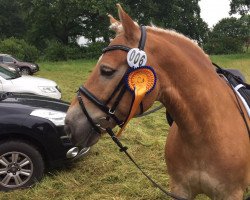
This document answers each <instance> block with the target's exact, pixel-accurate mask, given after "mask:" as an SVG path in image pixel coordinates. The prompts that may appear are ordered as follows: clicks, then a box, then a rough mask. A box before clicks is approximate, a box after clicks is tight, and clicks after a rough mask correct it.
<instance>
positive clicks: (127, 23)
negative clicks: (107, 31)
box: [116, 4, 140, 40]
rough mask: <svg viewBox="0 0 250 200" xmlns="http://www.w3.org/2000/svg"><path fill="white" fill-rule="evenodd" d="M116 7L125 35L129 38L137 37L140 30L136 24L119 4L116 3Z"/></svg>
mask: <svg viewBox="0 0 250 200" xmlns="http://www.w3.org/2000/svg"><path fill="white" fill-rule="evenodd" d="M116 5H117V8H118V13H119V18H120V21H121V23H122V27H123V30H124V32H125V37H126V38H127V39H129V40H131V39H132V40H134V39H137V38H139V37H140V36H139V34H140V30H139V27H138V25H137V24H136V23H135V22H134V21H133V20H132V19H131V18H130V16H129V15H128V14H127V13H126V12H125V11H124V10H123V8H122V7H121V5H120V4H116Z"/></svg>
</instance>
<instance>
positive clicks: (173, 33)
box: [147, 24, 209, 57]
mask: <svg viewBox="0 0 250 200" xmlns="http://www.w3.org/2000/svg"><path fill="white" fill-rule="evenodd" d="M147 29H148V30H152V31H155V32H158V33H164V34H167V35H168V36H170V37H173V38H176V39H182V40H184V41H185V42H187V43H189V44H191V46H192V47H194V48H195V49H197V50H199V51H201V52H202V53H203V54H205V55H206V56H207V57H209V56H208V55H207V54H206V53H205V52H204V51H203V49H202V48H201V47H200V46H199V45H198V43H197V42H196V41H195V40H193V39H191V38H189V37H188V36H185V35H183V34H182V33H179V32H177V31H175V30H171V29H163V28H159V27H157V26H155V25H153V24H151V26H147Z"/></svg>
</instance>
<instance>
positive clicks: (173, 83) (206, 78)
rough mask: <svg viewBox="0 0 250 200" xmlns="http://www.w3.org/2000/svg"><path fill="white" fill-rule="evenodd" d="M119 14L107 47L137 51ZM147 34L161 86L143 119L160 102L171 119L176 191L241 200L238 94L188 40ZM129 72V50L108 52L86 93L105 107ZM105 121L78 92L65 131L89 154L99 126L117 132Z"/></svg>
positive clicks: (169, 151)
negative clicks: (115, 46)
mask: <svg viewBox="0 0 250 200" xmlns="http://www.w3.org/2000/svg"><path fill="white" fill-rule="evenodd" d="M118 12H119V18H120V21H117V20H115V19H114V18H113V17H112V16H110V21H111V29H113V30H115V31H116V37H115V38H114V39H113V40H112V41H111V43H110V45H109V46H113V45H123V46H126V47H130V48H134V47H138V43H139V40H140V38H141V30H140V27H139V26H138V25H137V24H136V23H135V22H134V21H133V20H132V19H131V18H130V17H129V16H128V14H127V13H126V12H125V11H124V10H123V9H122V7H121V6H120V5H119V4H118ZM146 33H147V39H146V44H145V49H144V51H145V52H146V54H147V65H148V66H152V67H153V69H154V71H155V73H156V76H157V82H156V86H155V88H154V89H153V90H152V92H151V93H149V94H147V95H146V96H145V97H144V98H143V101H142V103H143V111H146V110H147V109H148V108H150V107H151V106H152V104H153V103H154V101H160V102H161V103H162V104H163V105H164V106H165V107H166V108H167V110H168V112H169V113H170V115H171V116H172V118H173V119H174V124H173V125H172V126H171V128H170V131H169V134H168V136H167V141H166V148H165V158H166V163H167V168H168V173H169V175H170V178H171V182H170V187H171V191H172V192H173V193H174V194H176V195H178V196H181V197H183V198H187V199H193V198H195V196H196V195H197V194H206V195H207V196H208V197H210V198H211V199H223V200H238V199H239V200H241V199H242V198H243V192H244V190H245V189H246V188H247V187H248V185H249V183H250V143H249V135H248V132H247V128H246V124H245V123H244V120H243V119H242V116H241V115H240V112H239V108H238V104H237V101H236V98H235V95H234V93H233V91H232V90H231V88H230V87H229V86H228V84H227V83H226V82H225V81H224V79H222V78H220V77H219V76H218V75H217V73H216V71H215V69H214V67H213V65H212V63H211V60H210V59H209V57H208V56H207V55H206V54H205V53H204V52H203V50H202V49H201V48H199V47H198V46H197V45H196V44H195V43H194V42H192V41H191V40H190V39H188V38H186V37H184V36H183V35H181V34H178V33H176V32H174V31H170V30H163V29H160V28H156V27H149V26H147V27H146ZM128 68H129V66H128V63H127V52H126V51H125V50H122V49H115V50H112V51H106V52H104V53H103V55H102V56H101V57H100V59H99V61H98V63H97V64H96V66H95V68H94V70H93V72H92V73H91V75H90V77H89V78H88V80H87V81H86V83H85V84H84V88H85V89H87V91H88V92H89V93H91V95H94V96H95V98H96V99H98V100H99V101H101V102H105V101H107V99H108V98H109V97H110V96H111V94H112V92H113V91H114V88H115V87H116V86H117V85H118V83H119V82H120V81H121V79H122V78H123V76H124V73H125V72H126V71H127V69H128ZM85 89H84V90H85ZM81 90H82V89H81ZM118 90H121V89H118ZM85 93H86V91H85ZM118 95H119V92H118V93H116V94H114V98H111V99H110V100H109V101H108V103H107V106H109V107H112V105H114V103H115V100H116V99H117V96H118ZM131 99H132V94H131V92H129V91H125V93H124V95H123V96H122V98H121V99H119V104H118V106H117V108H116V113H115V114H116V117H117V118H118V119H120V120H122V121H124V120H125V119H126V117H127V116H128V114H129V106H130V103H131V101H132V100H131ZM83 107H84V108H83ZM83 109H85V111H86V112H87V114H86V112H83ZM139 111H140V109H138V110H137V114H139ZM244 112H245V111H244ZM108 118H110V117H108ZM108 118H107V114H106V112H104V111H103V110H101V109H100V107H98V105H96V104H94V103H93V101H91V99H90V98H86V95H84V94H83V93H82V91H81V92H79V93H78V97H76V98H75V99H73V101H72V103H71V106H70V108H69V110H68V113H67V116H66V120H65V123H66V125H65V130H66V131H67V132H68V134H69V135H70V136H71V138H72V141H73V142H74V143H75V144H76V145H82V146H86V147H87V146H91V145H94V144H95V143H96V142H97V141H98V139H99V138H100V134H97V133H96V132H98V130H96V128H97V126H95V125H96V124H99V126H100V127H101V128H102V129H103V130H104V129H105V128H106V127H111V128H113V127H114V126H115V125H116V124H117V123H115V120H114V119H113V118H110V119H108ZM247 120H248V121H247V123H248V124H249V118H247ZM93 126H95V127H94V128H93ZM100 132H101V133H103V132H105V131H99V133H100Z"/></svg>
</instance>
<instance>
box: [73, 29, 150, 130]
mask: <svg viewBox="0 0 250 200" xmlns="http://www.w3.org/2000/svg"><path fill="white" fill-rule="evenodd" d="M140 29H141V38H140V41H139V45H138V48H139V49H140V50H143V49H144V47H145V43H146V37H147V34H146V27H145V26H141V27H140ZM131 49H132V48H130V47H127V46H124V45H112V46H108V47H106V48H104V49H103V50H102V53H106V52H108V51H114V50H122V51H125V52H129V51H130V50H131ZM127 72H128V70H127V71H126V72H125V74H124V75H123V77H122V79H121V81H120V82H119V84H118V85H117V86H116V88H115V89H114V91H113V92H112V94H111V95H110V97H109V98H108V99H107V100H106V101H105V102H103V101H100V100H99V99H98V98H97V97H96V96H95V95H94V94H92V93H91V92H90V91H89V90H88V89H87V88H85V87H84V86H80V87H79V90H78V92H77V99H78V102H79V104H80V106H81V109H82V111H83V113H84V114H85V115H86V117H87V119H88V121H89V123H90V124H91V126H92V127H93V129H94V130H95V132H96V133H99V134H100V133H101V130H106V129H105V128H103V127H101V125H100V124H98V123H95V122H94V120H93V119H92V117H91V116H90V115H89V113H88V111H87V109H86V107H85V105H84V102H83V100H82V96H81V95H84V96H85V97H86V98H87V99H88V100H89V101H91V102H92V103H93V104H94V105H95V106H97V107H98V108H99V109H100V110H101V111H102V112H104V113H105V114H106V115H107V117H106V118H105V120H109V119H110V118H112V119H113V120H114V121H115V123H116V124H117V125H118V126H119V127H122V126H123V125H124V122H125V121H126V120H127V118H128V116H127V118H126V120H125V121H122V120H120V119H119V118H118V117H117V116H116V115H115V111H116V108H117V106H118V105H119V102H120V101H121V99H122V97H123V96H124V94H125V92H126V91H127V88H126V85H125V83H124V80H125V76H126V74H127ZM119 91H120V92H119ZM118 92H119V94H118V95H117V97H116V99H115V101H114V104H113V105H112V106H111V107H108V103H109V102H110V101H111V100H112V99H113V98H114V96H115V95H116V94H117V93H118ZM132 102H133V101H132ZM131 107H132V106H130V111H131ZM140 110H141V113H143V105H142V103H141V104H140ZM129 113H130V112H129Z"/></svg>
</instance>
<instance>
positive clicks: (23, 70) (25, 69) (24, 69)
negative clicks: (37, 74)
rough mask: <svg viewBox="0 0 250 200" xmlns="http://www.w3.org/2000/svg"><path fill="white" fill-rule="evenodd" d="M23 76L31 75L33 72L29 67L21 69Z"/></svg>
mask: <svg viewBox="0 0 250 200" xmlns="http://www.w3.org/2000/svg"><path fill="white" fill-rule="evenodd" d="M21 74H22V75H31V71H30V69H29V68H28V67H22V68H21Z"/></svg>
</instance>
